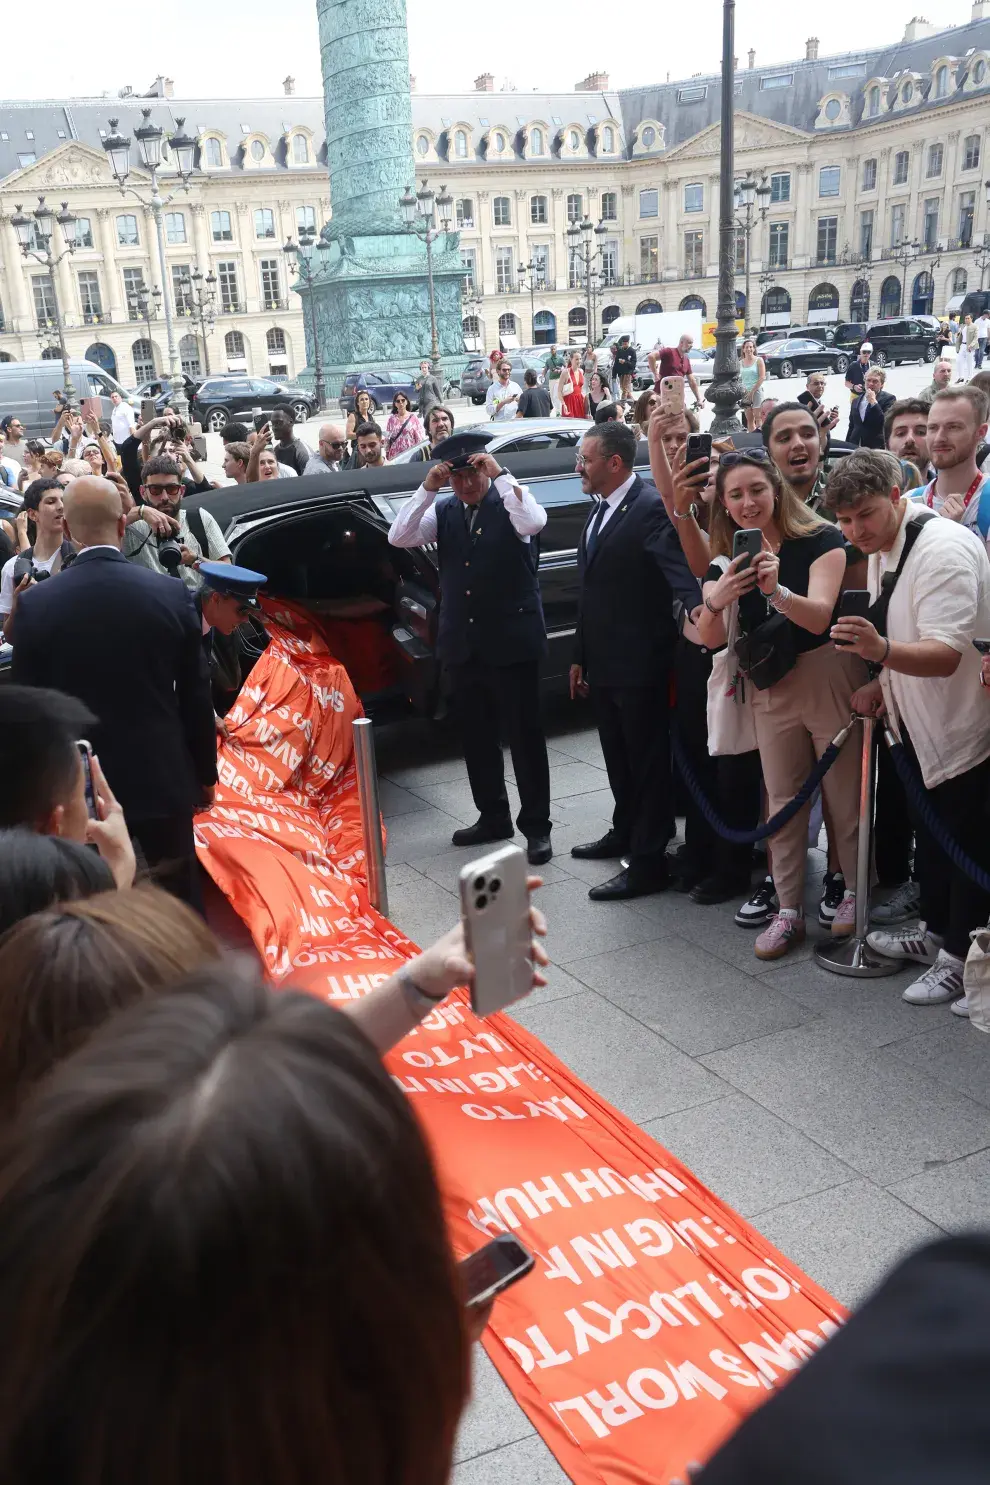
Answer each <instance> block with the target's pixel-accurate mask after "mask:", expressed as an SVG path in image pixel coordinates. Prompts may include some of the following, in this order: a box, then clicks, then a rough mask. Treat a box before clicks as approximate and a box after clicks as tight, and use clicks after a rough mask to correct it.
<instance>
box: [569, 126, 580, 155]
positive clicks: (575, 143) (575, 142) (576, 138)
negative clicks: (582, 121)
mask: <svg viewBox="0 0 990 1485" xmlns="http://www.w3.org/2000/svg"><path fill="white" fill-rule="evenodd" d="M567 143H568V144H569V145H570V147H571V149H572V150H576V149H580V147H581V136H580V134H579V133H578V131H577V130H576V129H572V130H571V132H570V134H569V135H568V136H567Z"/></svg>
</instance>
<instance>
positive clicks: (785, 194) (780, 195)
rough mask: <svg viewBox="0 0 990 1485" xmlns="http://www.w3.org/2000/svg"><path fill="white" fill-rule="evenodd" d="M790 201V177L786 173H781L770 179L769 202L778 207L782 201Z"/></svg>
mask: <svg viewBox="0 0 990 1485" xmlns="http://www.w3.org/2000/svg"><path fill="white" fill-rule="evenodd" d="M790 199H791V177H790V173H789V172H788V171H786V170H785V171H781V172H780V173H779V174H778V175H771V177H770V202H771V205H778V204H779V203H780V202H782V201H790Z"/></svg>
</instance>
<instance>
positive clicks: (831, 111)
mask: <svg viewBox="0 0 990 1485" xmlns="http://www.w3.org/2000/svg"><path fill="white" fill-rule="evenodd" d="M841 112H842V104H841V103H840V102H839V100H838V98H830V99H829V100H828V102H827V103H826V105H825V117H826V118H827V119H828V121H829V123H830V124H834V123H835V121H836V119H837V118H838V117H839V114H840V113H841Z"/></svg>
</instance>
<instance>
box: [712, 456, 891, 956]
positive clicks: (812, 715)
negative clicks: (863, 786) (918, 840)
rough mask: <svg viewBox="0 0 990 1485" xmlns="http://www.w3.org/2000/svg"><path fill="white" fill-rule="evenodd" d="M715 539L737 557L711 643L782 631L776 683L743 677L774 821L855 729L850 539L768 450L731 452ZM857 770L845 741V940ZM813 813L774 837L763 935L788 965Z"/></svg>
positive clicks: (797, 928) (834, 814)
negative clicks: (844, 604) (771, 903)
mask: <svg viewBox="0 0 990 1485" xmlns="http://www.w3.org/2000/svg"><path fill="white" fill-rule="evenodd" d="M737 531H741V532H746V533H750V532H752V533H754V536H753V537H752V538H751V540H752V541H753V542H754V543H755V542H756V541H757V540H758V541H759V548H758V549H757V555H756V556H755V558H754V559H753V560H750V557H749V554H748V553H744V554H742V555H739V556H733V543H734V537H735V534H736V532H737ZM757 532H758V533H759V536H758V537H756V536H755V533H757ZM709 537H710V542H711V553H712V557H713V559H723V561H724V559H725V558H731V559H732V560H730V561H729V563H728V566H726V567H724V568H723V566H722V565H721V564H720V563H719V562H716V561H713V564H712V566H711V568H710V569H709V572H708V577H707V580H706V582H705V584H704V588H703V594H704V605H703V608H702V610H701V613H700V615H699V618H698V629H699V631H700V633H701V636H702V639H703V641H704V643H705V644H706V645H708V646H710V647H711V648H713V649H719V648H721V647H722V646H724V645H725V644H726V643H727V640H728V637H729V634H730V632H731V633H732V634H733V635H734V636H735V635H738V636H741V637H743V639H745V640H746V641H748V642H749V644H750V645H751V646H753V647H755V645H756V644H757V643H758V642H759V641H760V640H761V639H762V640H764V641H765V640H767V639H769V638H770V636H771V635H772V637H773V642H774V647H775V652H776V655H777V656H778V657H779V663H778V667H777V669H778V674H777V678H776V679H775V680H774V681H773V682H772V683H771V684H769V685H767V686H766V687H765V689H758V688H757V687H756V686H755V685H753V683H752V681H750V680H745V682H744V683H745V685H746V687H747V689H748V690H749V693H750V705H751V707H752V712H753V720H754V723H755V728H756V741H757V747H758V749H759V754H760V762H761V764H762V767H763V778H764V782H765V784H766V789H767V809H768V812H769V814H770V815H775V814H776V813H777V812H778V810H780V809H782V808H783V806H784V805H785V804H787V803H788V802H789V801H790V800H791V799H793V798H794V795H795V794H796V793H797V791H798V789H799V788H800V787H801V785H802V784H803V783H804V781H805V779H806V778H807V776H808V774H809V773H810V772H811V770H812V767H813V766H814V763H815V760H816V759H817V758H819V757H820V756H821V754H822V753H823V752H824V750H825V748H826V747H827V746H828V744H829V743H830V742H831V740H832V738H833V737H834V736H835V734H836V733H837V732H839V731H840V730H841V729H842V728H843V727H844V726H845V725H846V724H847V723H848V721H849V718H850V715H851V714H852V694H853V692H854V691H855V690H856V689H857V688H858V687H859V686H861V685H863V684H864V682H865V679H866V671H865V667H864V666H863V664H862V662H861V661H859V660H857V659H856V658H855V657H854V656H851V655H848V654H844V653H843V652H842V651H841V650H839V649H836V648H835V647H834V646H833V645H832V643H831V642H830V640H829V636H828V631H829V626H830V624H831V620H832V612H833V610H834V608H835V604H836V600H837V599H838V596H839V589H840V587H841V586H842V579H843V576H844V574H845V570H846V556H845V550H844V542H843V539H842V536H841V534H840V532H839V531H837V530H836V528H835V527H834V526H831V525H830V524H829V523H828V522H827V521H823V520H822V519H821V518H820V517H819V516H816V515H815V514H814V513H813V512H812V511H810V510H808V509H807V507H806V506H804V505H803V504H802V503H801V501H800V500H799V499H798V497H797V496H796V495H795V494H794V492H793V490H791V488H790V486H789V485H787V484H786V483H785V482H784V480H783V479H782V478H781V476H780V474H779V473H778V471H777V469H776V468H775V466H774V465H773V464H772V463H771V462H770V460H769V458H768V457H767V454H766V452H765V451H764V450H763V449H744V450H741V451H739V452H732V453H727V454H722V456H721V460H720V462H719V467H718V473H717V475H716V477H715V502H714V504H713V506H712V511H711V521H710V525H709ZM780 620H783V622H780ZM768 623H770V624H772V628H771V629H770V630H769V631H768V629H767V628H766V627H765V626H767V625H768ZM859 773H860V755H859V751H858V748H857V746H856V743H855V740H854V741H853V742H852V743H850V742H848V741H847V742H846V744H845V745H844V746H843V748H842V749H841V750H840V752H839V756H838V758H837V759H836V761H835V762H834V763H833V764H832V767H831V768H830V769H829V771H828V773H827V774H826V775H825V778H824V781H823V783H822V791H823V793H824V795H825V797H826V799H827V801H828V804H829V811H830V819H831V821H832V824H833V826H834V829H835V845H836V849H837V851H838V856H839V861H840V864H841V867H842V872H843V875H844V877H845V881H846V892H845V895H844V896H843V899H842V902H841V903H840V905H839V908H838V910H837V912H836V914H835V917H834V919H833V920H832V932H833V933H834V934H836V935H837V936H845V935H848V934H850V933H852V931H853V928H854V927H855V918H856V897H855V890H854V888H855V882H856V841H857V834H858V800H859ZM809 808H810V806H809V805H807V804H806V805H805V806H804V807H803V808H802V809H800V810H799V811H798V812H797V814H796V815H795V816H794V817H793V819H791V820H790V821H788V823H787V824H786V825H784V826H783V827H782V828H781V829H780V830H778V831H777V833H776V835H774V836H773V837H772V838H771V846H772V865H773V882H774V887H775V889H776V896H777V901H778V907H777V911H776V914H775V916H774V917H773V918H772V919H771V921H770V923H769V924H768V926H767V927H766V928H765V929H764V930H763V932H762V933H761V934H760V936H759V938H758V939H757V940H756V946H755V952H756V957H757V958H758V959H779V958H781V956H782V955H784V954H786V953H788V952H789V950H790V949H792V948H794V947H795V945H797V944H800V943H801V942H802V941H803V939H804V936H805V924H804V879H805V868H806V862H807V832H808V814H809Z"/></svg>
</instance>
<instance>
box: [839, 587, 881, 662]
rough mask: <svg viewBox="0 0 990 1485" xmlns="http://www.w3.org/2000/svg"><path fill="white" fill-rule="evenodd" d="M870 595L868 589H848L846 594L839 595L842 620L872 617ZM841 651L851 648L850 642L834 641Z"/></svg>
mask: <svg viewBox="0 0 990 1485" xmlns="http://www.w3.org/2000/svg"><path fill="white" fill-rule="evenodd" d="M871 601H872V600H871V599H870V593H869V589H868V588H847V589H846V591H845V592H844V593H840V594H839V613H838V617H839V618H840V619H868V618H869V617H870V603H871ZM832 643H833V644H836V645H838V646H839V648H840V650H841V649H848V648H849V643H850V642H849V640H847V639H835V640H833V641H832Z"/></svg>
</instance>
